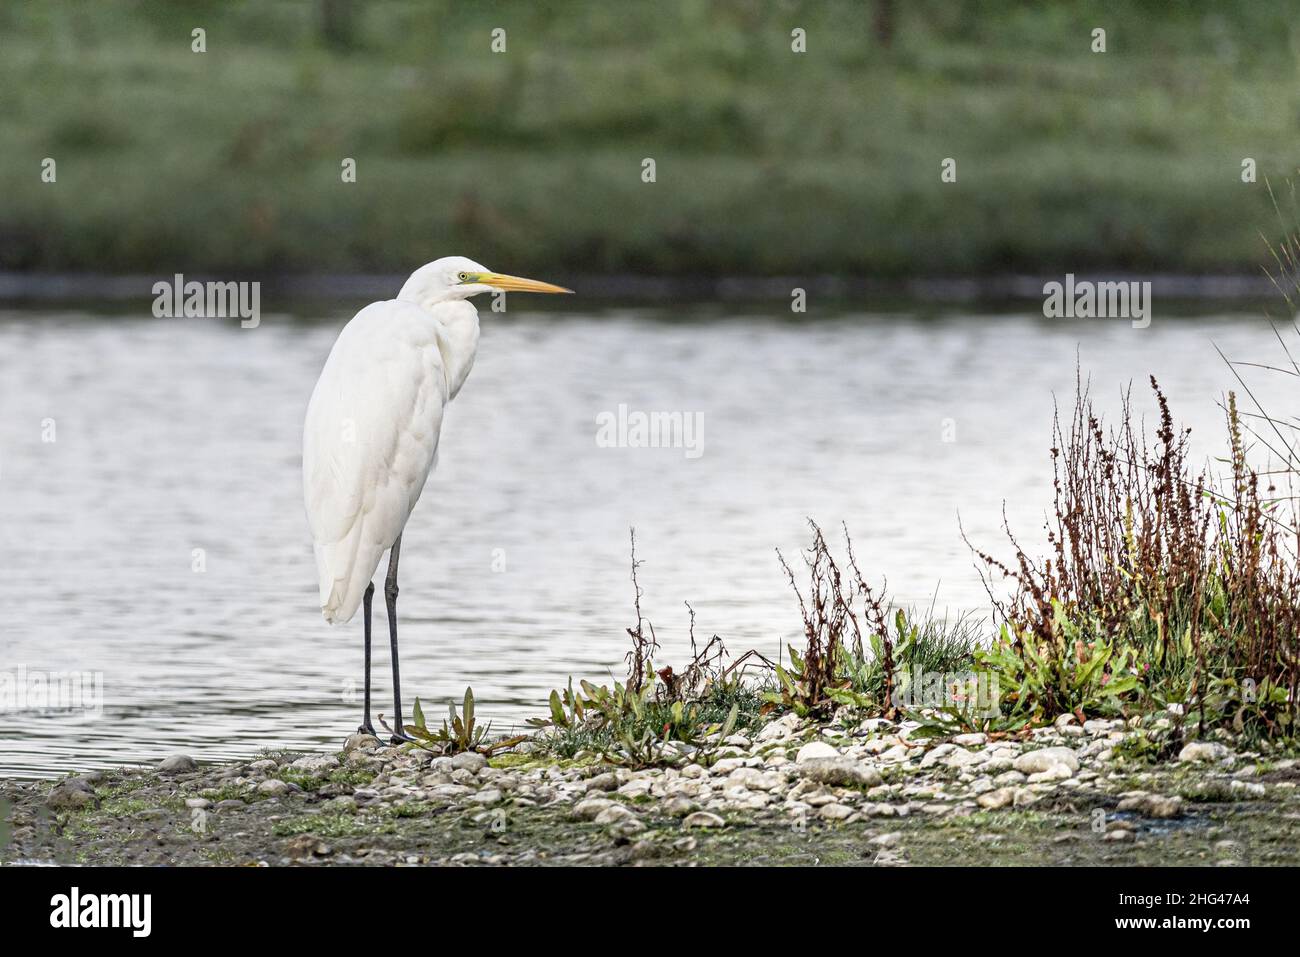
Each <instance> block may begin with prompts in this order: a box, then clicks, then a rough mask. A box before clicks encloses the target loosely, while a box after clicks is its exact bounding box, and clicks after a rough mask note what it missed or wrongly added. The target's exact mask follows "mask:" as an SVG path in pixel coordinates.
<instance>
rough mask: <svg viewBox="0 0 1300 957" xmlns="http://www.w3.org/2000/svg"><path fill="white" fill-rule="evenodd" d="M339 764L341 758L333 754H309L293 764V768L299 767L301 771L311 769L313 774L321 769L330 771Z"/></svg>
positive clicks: (291, 765)
mask: <svg viewBox="0 0 1300 957" xmlns="http://www.w3.org/2000/svg"><path fill="white" fill-rule="evenodd" d="M338 766H339V759H338V757H337V756H336V755H333V754H308V755H306V756H305V757H301V758H298V759H297V760H296V761H294V762H293V763H292V764H290V765H289V767H291V768H297V769H298V770H300V771H310V772H312V773H313V774H315V773H318V772H320V771H328V770H330V769H331V768H337V767H338Z"/></svg>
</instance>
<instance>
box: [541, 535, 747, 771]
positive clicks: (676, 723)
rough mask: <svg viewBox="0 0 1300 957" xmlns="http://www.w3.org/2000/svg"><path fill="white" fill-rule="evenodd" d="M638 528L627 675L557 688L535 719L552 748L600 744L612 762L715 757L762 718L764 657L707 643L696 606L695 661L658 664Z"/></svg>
mask: <svg viewBox="0 0 1300 957" xmlns="http://www.w3.org/2000/svg"><path fill="white" fill-rule="evenodd" d="M639 566H640V562H639V561H638V560H637V557H636V532H635V530H633V532H632V587H633V591H634V596H635V599H634V609H635V612H636V619H637V620H636V626H635V627H633V628H628V629H627V632H628V636H629V637H630V638H631V639H632V647H631V650H630V651H629V652H628V656H627V662H628V677H627V680H626V682H619V681H614V682H613V683H612V685H595V684H593V683H592V682H589V681H581V682H579V685H578V687H577V688H576V689H575V688H574V686H573V680H572V679H570V680H569V685H568V687H567V688H566V689H564V690H556V691H552V692H551V696H550V713H549V715H548V716H547V717H545V718H534V719H532V720H530V722H529V723H530V724H531V725H532V726H533V727H535V728H538V729H549V733H547V734H545V735H543V736H541V737H540V738H539V739H538V741H539V742H540V743H541V744H542V745H543V746H544V747H546V748H547V749H548V750H550V751H551V752H552V753H554V754H556V755H558V756H560V757H564V758H572V757H574V756H575V755H577V754H579V753H581V752H594V753H596V754H599V755H600V757H601V759H602V760H603V761H605V762H607V763H610V764H620V765H627V766H630V767H650V766H653V765H671V764H677V763H680V762H682V761H683V760H685V758H686V756H687V755H688V754H692V755H693V757H694V760H697V761H700V760H702V761H705V762H707V761H708V760H709V752H710V751H711V750H712V749H713V748H714V747H715V746H716V745H717V744H718V743H720V742H721V741H722V740H724V739H725V738H727V737H728V736H730V735H731V734H732V733H733V732H735V731H744V730H746V729H748V728H751V727H755V726H757V725H758V724H759V723H760V721H761V719H760V708H761V704H762V701H761V698H760V696H759V691H758V690H756V689H755V688H754V687H753V686H752V682H749V681H746V675H747V672H748V670H749V667H750V666H751V665H755V664H758V663H761V662H763V659H762V656H760V655H758V654H757V653H756V652H749V653H747V654H745V655H742V656H741V657H740V658H738V659H736V660H735V661H734V662H731V663H730V664H727V658H728V655H727V650H726V646H725V644H724V643H723V641H722V639H721V638H719V637H718V636H717V635H714V636H713V637H712V638H711V639H710V640H709V641H708V643H707V644H705V646H704V648H703V649H699V648H698V647H697V645H696V641H695V611H694V609H692V608H691V607H690V605H689V604H688V605H687V606H686V607H687V610H688V611H689V612H690V642H691V649H692V652H693V655H692V659H691V661H690V663H689V664H688V665H687V666H686V668H684V669H683V670H682V671H681V672H680V673H678V672H675V671H674V670H673V668H672V667H664V668H661V669H659V670H657V671H656V670H655V666H654V655H655V653H656V652H658V650H659V642H658V640H657V638H656V637H655V633H654V626H653V625H652V624H651V623H650V621H649V620H648V619H647V618H646V617H645V616H644V614H643V613H642V611H641V597H642V592H641V586H640V584H639V583H638V581H637V568H638V567H639Z"/></svg>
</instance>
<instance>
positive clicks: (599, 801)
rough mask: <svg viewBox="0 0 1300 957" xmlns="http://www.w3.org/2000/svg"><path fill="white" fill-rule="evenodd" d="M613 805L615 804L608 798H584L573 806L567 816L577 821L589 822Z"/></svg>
mask: <svg viewBox="0 0 1300 957" xmlns="http://www.w3.org/2000/svg"><path fill="white" fill-rule="evenodd" d="M615 803H616V802H614V801H611V800H610V799H609V798H594V797H590V798H585V799H583V800H582V801H579V802H578V803H577V804H576V805H574V808H573V810H572V811H570V812H569V816H570V817H572V818H574V819H575V820H579V821H590V820H593V819H594V818H595V817H596V816H597V815H598V814H600V812H601V811H603V810H605V809H606V808H608V807H610V806H612V805H613V804H615Z"/></svg>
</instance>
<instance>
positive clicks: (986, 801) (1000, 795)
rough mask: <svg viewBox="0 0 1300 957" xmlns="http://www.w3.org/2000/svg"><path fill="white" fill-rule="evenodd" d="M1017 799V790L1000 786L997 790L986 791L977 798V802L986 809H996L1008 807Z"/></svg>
mask: <svg viewBox="0 0 1300 957" xmlns="http://www.w3.org/2000/svg"><path fill="white" fill-rule="evenodd" d="M1015 799H1016V792H1015V791H1013V790H1012V789H1011V788H998V789H997V790H996V791H986V792H985V793H984V794H981V795H980V796H979V797H977V798H976V799H975V803H976V804H978V805H979V806H980V807H982V808H984V809H985V810H986V811H996V810H997V809H998V808H1003V807H1006V806H1007V805H1008V804H1011V803H1012V802H1013V801H1015Z"/></svg>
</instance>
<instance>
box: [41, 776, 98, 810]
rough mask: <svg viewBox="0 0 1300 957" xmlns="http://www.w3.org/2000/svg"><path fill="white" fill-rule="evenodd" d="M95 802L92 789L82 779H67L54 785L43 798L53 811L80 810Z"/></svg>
mask: <svg viewBox="0 0 1300 957" xmlns="http://www.w3.org/2000/svg"><path fill="white" fill-rule="evenodd" d="M95 801H96V798H95V791H94V789H93V788H92V787H91V786H90V785H89V784H88V783H87V782H86V781H85V779H83V778H68V779H67V780H66V781H62V782H60V783H59V784H57V785H55V786H54V788H53V789H52V790H51V791H50V793H49V795H47V796H46V798H45V803H46V805H47V806H48V807H50V808H52V809H54V810H63V809H65V808H81V807H85V806H86V805H88V804H94V803H95Z"/></svg>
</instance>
